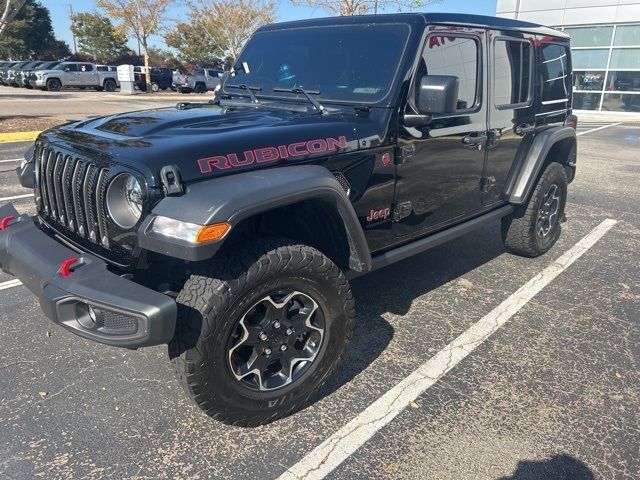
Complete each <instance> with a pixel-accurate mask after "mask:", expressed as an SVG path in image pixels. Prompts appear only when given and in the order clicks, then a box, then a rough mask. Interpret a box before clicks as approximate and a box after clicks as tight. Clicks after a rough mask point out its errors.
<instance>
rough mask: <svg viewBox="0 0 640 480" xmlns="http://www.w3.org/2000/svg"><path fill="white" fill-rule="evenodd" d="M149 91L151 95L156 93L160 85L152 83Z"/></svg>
mask: <svg viewBox="0 0 640 480" xmlns="http://www.w3.org/2000/svg"><path fill="white" fill-rule="evenodd" d="M151 91H152V92H153V93H158V92H159V91H160V85H158V84H157V83H156V82H153V83H152V84H151Z"/></svg>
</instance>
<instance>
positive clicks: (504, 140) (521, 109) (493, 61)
mask: <svg viewBox="0 0 640 480" xmlns="http://www.w3.org/2000/svg"><path fill="white" fill-rule="evenodd" d="M488 35H489V41H488V44H489V79H490V81H489V85H490V86H489V101H488V110H489V132H488V133H489V135H488V136H489V139H488V142H487V157H486V163H485V170H484V174H483V179H482V184H481V190H482V203H483V205H487V206H490V205H495V204H498V203H501V202H502V199H501V193H502V191H503V189H504V186H505V183H506V181H507V176H508V174H509V169H510V168H511V165H512V164H513V162H514V160H515V158H516V154H517V152H518V148H519V147H520V145H521V144H522V141H523V140H524V139H525V138H526V137H527V136H528V135H533V130H534V126H535V122H536V117H535V109H534V108H533V78H534V65H535V61H534V55H535V43H534V42H535V35H530V34H527V33H522V32H509V31H498V30H493V31H490V32H489V34H488Z"/></svg>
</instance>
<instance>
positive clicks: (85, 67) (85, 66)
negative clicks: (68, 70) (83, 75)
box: [80, 63, 93, 72]
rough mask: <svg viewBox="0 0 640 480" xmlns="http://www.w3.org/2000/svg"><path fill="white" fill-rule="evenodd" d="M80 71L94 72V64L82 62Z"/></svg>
mask: <svg viewBox="0 0 640 480" xmlns="http://www.w3.org/2000/svg"><path fill="white" fill-rule="evenodd" d="M80 71H81V72H92V71H93V65H89V64H88V63H82V64H80Z"/></svg>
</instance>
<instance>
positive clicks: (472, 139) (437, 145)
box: [393, 26, 487, 236]
mask: <svg viewBox="0 0 640 480" xmlns="http://www.w3.org/2000/svg"><path fill="white" fill-rule="evenodd" d="M486 55H487V48H486V32H485V31H484V30H481V29H478V28H473V29H464V28H459V27H457V28H452V27H442V26H432V27H430V28H429V33H428V36H427V37H426V40H425V44H424V47H423V50H422V53H421V56H420V58H419V59H418V63H417V66H416V69H415V70H416V74H415V76H414V79H413V84H414V86H412V87H411V89H410V92H409V98H408V100H407V105H406V110H405V113H416V109H415V90H416V89H415V84H416V82H419V81H420V78H422V76H424V75H449V76H455V77H458V81H459V93H458V105H457V110H456V112H455V113H453V114H448V115H443V116H435V117H434V118H433V120H432V121H431V123H430V124H429V125H428V126H426V127H420V128H413V127H406V126H403V125H402V120H400V123H401V125H400V127H399V135H398V153H397V156H396V163H397V164H398V165H397V168H396V174H397V184H396V205H395V220H396V222H395V223H394V227H393V228H394V233H395V234H396V235H397V236H407V235H409V236H412V235H420V234H424V233H426V232H428V231H431V230H437V229H440V228H443V227H445V226H447V225H449V224H451V223H456V222H458V221H460V220H462V219H464V218H467V217H471V216H473V215H475V214H477V213H478V212H479V211H481V210H482V208H483V207H482V197H481V190H480V186H481V179H482V174H483V169H484V162H485V151H486V146H487V107H486V104H487V101H486V96H487V93H486V85H487V71H486V70H487V69H486V68H484V67H483V65H486V60H485V59H486Z"/></svg>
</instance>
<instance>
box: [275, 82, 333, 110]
mask: <svg viewBox="0 0 640 480" xmlns="http://www.w3.org/2000/svg"><path fill="white" fill-rule="evenodd" d="M273 91H274V92H287V93H295V94H297V95H300V94H302V95H304V96H305V97H307V100H309V101H310V102H311V104H312V105H313V106H314V108H315V109H316V110H317V111H318V113H320V114H323V113H324V112H325V109H324V107H323V106H322V105H321V104H320V102H319V101H317V100H316V99H315V98H313V97H312V96H311V95H320V90H305V89H304V88H302V87H293V88H280V87H275V88H274V89H273Z"/></svg>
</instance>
